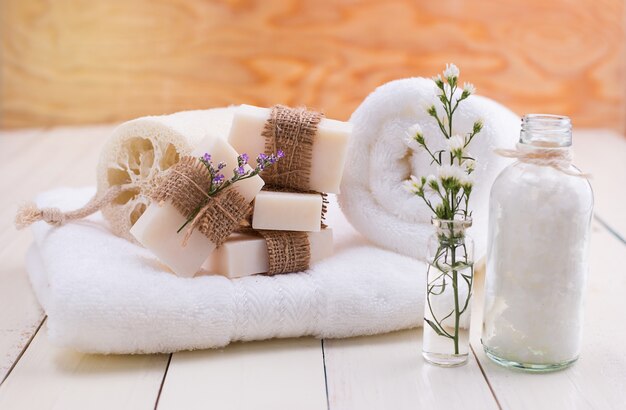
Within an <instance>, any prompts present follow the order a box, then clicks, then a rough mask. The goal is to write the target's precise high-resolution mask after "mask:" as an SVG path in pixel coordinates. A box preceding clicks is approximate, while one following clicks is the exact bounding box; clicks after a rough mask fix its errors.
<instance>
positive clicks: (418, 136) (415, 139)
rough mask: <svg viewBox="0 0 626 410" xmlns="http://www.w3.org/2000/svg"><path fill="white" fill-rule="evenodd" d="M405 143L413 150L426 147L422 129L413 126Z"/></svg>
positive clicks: (407, 133)
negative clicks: (422, 146) (421, 146)
mask: <svg viewBox="0 0 626 410" xmlns="http://www.w3.org/2000/svg"><path fill="white" fill-rule="evenodd" d="M404 142H405V143H406V145H407V146H408V147H409V148H410V149H412V150H415V149H417V148H419V146H420V145H424V144H425V141H424V134H423V133H422V127H420V125H419V124H413V125H411V126H410V127H409V128H408V129H407V131H406V138H405V139H404Z"/></svg>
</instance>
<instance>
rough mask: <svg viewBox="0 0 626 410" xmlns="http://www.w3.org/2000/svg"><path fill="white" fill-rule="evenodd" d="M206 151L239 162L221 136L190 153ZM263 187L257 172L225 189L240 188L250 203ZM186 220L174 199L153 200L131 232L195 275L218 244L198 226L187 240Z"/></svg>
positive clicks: (173, 265) (160, 256) (186, 274)
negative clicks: (155, 201)
mask: <svg viewBox="0 0 626 410" xmlns="http://www.w3.org/2000/svg"><path fill="white" fill-rule="evenodd" d="M204 153H210V154H211V156H212V161H213V162H214V163H215V164H217V163H219V162H225V163H226V164H228V165H229V166H232V164H237V156H238V154H237V152H236V151H235V150H234V149H233V148H232V147H231V146H230V145H229V144H228V143H227V142H226V141H224V140H222V139H220V138H217V137H207V138H206V139H205V140H203V141H202V142H201V143H200V144H199V145H198V146H197V147H196V149H195V150H194V152H193V153H192V154H191V155H192V156H193V157H200V156H202V155H203V154H204ZM248 169H249V168H248ZM262 187H263V180H262V179H261V177H259V176H258V175H257V176H254V177H252V178H249V179H245V180H242V181H239V182H237V183H236V184H233V185H232V186H231V187H229V188H226V189H232V190H235V191H237V192H238V193H239V194H241V196H243V197H244V198H245V200H246V201H247V202H248V203H250V202H252V200H253V199H254V197H255V196H256V195H257V194H258V193H259V192H260V191H261V188H262ZM186 221H187V218H186V217H185V216H183V215H182V214H181V213H180V212H179V211H178V210H177V209H176V208H175V207H174V205H173V204H172V203H171V202H168V201H166V202H164V203H162V204H158V203H152V204H150V206H148V208H147V209H146V211H145V212H144V213H143V215H141V217H140V218H139V219H138V220H137V222H136V223H135V224H134V225H133V227H132V228H131V230H130V233H131V234H132V235H133V236H134V237H135V239H137V241H139V243H141V244H142V245H143V246H145V247H146V248H148V249H150V250H151V251H152V253H154V255H155V256H156V257H157V258H158V259H159V260H160V261H161V262H163V263H164V264H165V265H167V266H168V267H169V268H170V269H172V270H173V271H174V273H175V274H176V275H178V276H183V277H192V276H194V275H195V274H196V273H197V272H198V271H199V270H200V268H201V266H202V264H203V263H204V261H205V260H206V258H207V257H208V256H209V254H211V252H213V251H214V250H215V248H216V247H217V246H216V244H215V243H213V242H211V240H210V239H209V238H207V237H206V236H205V235H204V234H202V233H201V232H199V231H198V230H194V231H193V232H192V233H191V236H190V237H189V238H188V240H187V241H186V243H184V241H183V238H184V235H185V232H186V231H185V229H182V230H181V229H180V228H181V227H182V226H183V225H184V224H185V222H186Z"/></svg>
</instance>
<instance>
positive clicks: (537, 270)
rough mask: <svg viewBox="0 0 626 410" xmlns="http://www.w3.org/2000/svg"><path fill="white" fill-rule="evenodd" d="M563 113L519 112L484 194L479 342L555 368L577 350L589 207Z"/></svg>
mask: <svg viewBox="0 0 626 410" xmlns="http://www.w3.org/2000/svg"><path fill="white" fill-rule="evenodd" d="M571 145H572V126H571V122H570V119H569V118H568V117H564V116H556V115H545V114H529V115H526V116H525V117H524V118H523V119H522V129H521V134H520V140H519V144H518V146H517V150H499V151H500V152H499V153H500V154H501V155H503V156H507V157H512V158H516V159H517V161H516V162H515V163H513V164H511V165H510V166H508V167H507V168H505V169H504V170H503V171H502V173H501V174H500V175H499V176H498V178H497V179H496V181H495V182H494V184H493V187H492V189H491V196H490V202H489V239H488V249H487V274H486V279H485V280H486V282H485V309H484V319H483V330H482V344H483V348H484V350H485V353H486V354H487V356H488V357H489V358H490V359H492V360H493V361H495V362H497V363H499V364H501V365H504V366H506V367H515V368H520V369H524V370H529V371H538V372H540V371H553V370H559V369H562V368H565V367H567V366H569V365H570V364H572V363H574V362H575V361H576V359H577V358H578V355H579V352H580V346H581V337H582V320H583V299H584V293H585V282H586V276H587V255H588V243H589V235H590V224H591V216H592V209H593V192H592V190H591V186H590V184H589V181H588V180H587V178H586V177H585V176H584V175H583V174H581V173H580V171H579V170H578V169H577V168H575V167H574V166H573V165H572V164H571V156H570V146H571Z"/></svg>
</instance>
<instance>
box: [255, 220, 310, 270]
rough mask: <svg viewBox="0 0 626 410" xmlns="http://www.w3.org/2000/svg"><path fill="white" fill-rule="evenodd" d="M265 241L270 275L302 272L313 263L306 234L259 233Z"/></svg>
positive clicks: (284, 232) (286, 232) (262, 231)
mask: <svg viewBox="0 0 626 410" xmlns="http://www.w3.org/2000/svg"><path fill="white" fill-rule="evenodd" d="M257 232H258V233H259V235H261V236H262V237H263V239H265V242H266V244H267V255H268V260H269V269H268V271H267V274H268V275H278V274H281V273H292V272H302V271H304V270H307V269H308V268H309V265H310V262H311V245H310V243H309V238H308V236H307V234H306V232H292V231H265V230H261V231H257Z"/></svg>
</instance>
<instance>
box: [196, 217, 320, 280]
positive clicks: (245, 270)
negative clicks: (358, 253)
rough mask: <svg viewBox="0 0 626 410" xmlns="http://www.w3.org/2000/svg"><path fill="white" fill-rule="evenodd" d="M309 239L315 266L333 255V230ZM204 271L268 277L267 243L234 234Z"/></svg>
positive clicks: (310, 236) (313, 234)
mask: <svg viewBox="0 0 626 410" xmlns="http://www.w3.org/2000/svg"><path fill="white" fill-rule="evenodd" d="M307 236H308V238H309V244H310V245H311V261H310V264H311V265H312V264H314V263H315V262H319V261H320V260H322V259H325V258H327V257H329V256H331V255H332V254H333V232H332V229H323V230H321V231H319V232H309V233H307ZM202 269H203V270H205V271H207V272H210V273H215V274H218V275H223V276H226V277H228V278H240V277H243V276H250V275H254V274H257V273H265V272H267V271H268V269H269V258H268V255H267V244H266V243H265V239H263V238H262V237H261V236H260V235H257V234H254V233H245V234H243V233H236V234H233V235H231V236H230V238H228V239H227V240H226V242H224V243H223V244H222V246H220V247H219V248H217V250H216V251H215V252H213V253H212V254H211V255H210V256H209V257H208V258H207V260H206V261H205V263H204V265H203V266H202Z"/></svg>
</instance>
